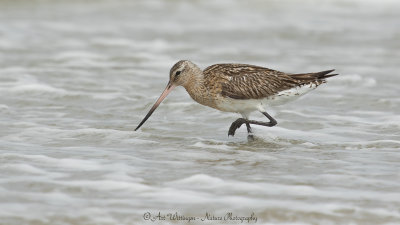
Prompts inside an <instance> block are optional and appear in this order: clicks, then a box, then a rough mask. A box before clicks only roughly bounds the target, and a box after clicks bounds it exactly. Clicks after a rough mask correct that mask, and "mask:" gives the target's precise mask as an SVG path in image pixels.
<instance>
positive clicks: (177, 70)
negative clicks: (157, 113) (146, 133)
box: [135, 60, 201, 130]
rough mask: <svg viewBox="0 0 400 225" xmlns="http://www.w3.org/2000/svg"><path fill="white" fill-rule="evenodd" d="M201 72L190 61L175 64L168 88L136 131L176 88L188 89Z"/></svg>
mask: <svg viewBox="0 0 400 225" xmlns="http://www.w3.org/2000/svg"><path fill="white" fill-rule="evenodd" d="M199 71H200V73H201V70H200V68H198V67H197V66H196V65H195V64H194V63H192V62H190V61H188V60H181V61H179V62H177V63H175V65H174V66H173V67H172V68H171V70H170V72H169V82H168V84H167V87H166V88H165V90H164V91H163V93H162V94H161V96H160V97H159V98H158V100H157V101H156V103H154V105H153V107H152V108H151V109H150V111H149V112H148V113H147V115H146V116H145V117H144V119H143V120H142V122H140V124H139V125H138V126H137V127H136V129H135V130H138V129H139V128H140V127H141V126H142V125H143V124H144V122H146V120H147V119H148V118H149V117H150V116H151V114H153V112H154V110H156V108H157V107H158V106H159V105H160V103H161V102H162V101H163V100H164V99H165V98H166V97H167V95H168V94H169V93H170V92H171V91H172V90H173V89H174V88H175V87H177V86H184V87H187V86H188V85H190V83H191V82H193V76H195V75H196V74H199V73H198V72H199Z"/></svg>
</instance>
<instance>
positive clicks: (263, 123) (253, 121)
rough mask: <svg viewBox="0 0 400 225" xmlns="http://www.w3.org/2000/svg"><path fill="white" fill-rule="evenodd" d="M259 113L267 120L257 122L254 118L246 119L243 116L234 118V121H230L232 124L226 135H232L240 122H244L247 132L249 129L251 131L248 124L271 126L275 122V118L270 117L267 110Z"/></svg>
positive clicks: (240, 124)
mask: <svg viewBox="0 0 400 225" xmlns="http://www.w3.org/2000/svg"><path fill="white" fill-rule="evenodd" d="M261 113H262V114H264V115H265V116H266V117H267V118H268V119H269V122H259V121H255V120H246V119H244V118H239V119H237V120H235V122H233V123H232V125H231V127H230V128H229V131H228V136H229V135H232V136H234V135H235V131H236V130H237V129H239V127H240V126H242V124H244V123H246V126H247V132H249V130H250V132H251V128H250V124H256V125H261V126H266V127H273V126H275V125H276V124H277V122H276V120H275V119H274V118H272V116H270V115H269V114H268V113H267V112H261ZM250 132H249V133H250Z"/></svg>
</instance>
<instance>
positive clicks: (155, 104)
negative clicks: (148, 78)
mask: <svg viewBox="0 0 400 225" xmlns="http://www.w3.org/2000/svg"><path fill="white" fill-rule="evenodd" d="M175 87H176V86H175V85H174V84H172V83H171V82H169V83H168V85H167V87H166V88H165V90H164V91H163V93H162V94H161V96H160V97H159V98H158V99H157V101H156V103H154V105H153V107H151V109H150V111H149V112H148V113H147V115H146V116H145V117H144V119H143V120H142V122H140V124H139V125H138V126H137V127H136V129H135V131H137V130H138V129H139V128H140V127H141V126H142V125H143V124H144V122H146V120H147V119H148V118H149V117H150V116H151V114H153V112H154V110H156V109H157V107H158V106H159V105H160V103H161V102H162V101H163V100H164V98H165V97H167V95H168V94H169V93H170V92H171V91H172V90H173V89H174V88H175Z"/></svg>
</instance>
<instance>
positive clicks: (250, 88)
mask: <svg viewBox="0 0 400 225" xmlns="http://www.w3.org/2000/svg"><path fill="white" fill-rule="evenodd" d="M332 71H333V70H327V71H322V72H317V73H299V74H288V73H284V72H280V71H277V70H272V69H268V68H264V67H260V66H253V65H247V64H215V65H212V66H210V67H207V68H206V69H205V70H204V72H203V73H204V80H205V84H206V85H208V86H212V87H213V89H218V91H219V94H220V95H221V96H223V97H229V98H232V99H243V100H246V99H263V98H267V97H271V96H274V95H277V94H278V93H280V92H283V91H285V90H290V89H293V88H297V87H301V86H304V85H310V86H312V85H314V86H315V87H317V86H318V85H320V84H322V83H324V82H325V79H326V78H328V77H331V76H335V75H337V74H330V73H331V72H332Z"/></svg>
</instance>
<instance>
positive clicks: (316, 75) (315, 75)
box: [290, 70, 339, 81]
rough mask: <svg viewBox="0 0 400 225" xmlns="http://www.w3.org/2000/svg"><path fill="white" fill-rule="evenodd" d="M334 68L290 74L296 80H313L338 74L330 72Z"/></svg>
mask: <svg viewBox="0 0 400 225" xmlns="http://www.w3.org/2000/svg"><path fill="white" fill-rule="evenodd" d="M333 71H335V70H325V71H321V72H316V73H298V74H290V76H291V77H292V78H294V79H296V80H304V81H313V80H322V81H323V80H325V79H326V78H328V77H333V76H336V75H339V74H337V73H335V74H331V73H332V72H333Z"/></svg>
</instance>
